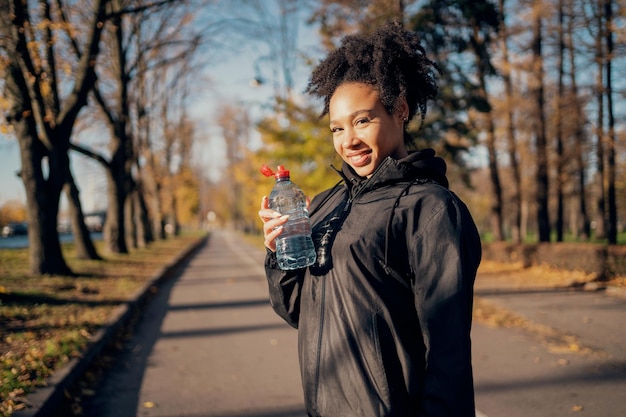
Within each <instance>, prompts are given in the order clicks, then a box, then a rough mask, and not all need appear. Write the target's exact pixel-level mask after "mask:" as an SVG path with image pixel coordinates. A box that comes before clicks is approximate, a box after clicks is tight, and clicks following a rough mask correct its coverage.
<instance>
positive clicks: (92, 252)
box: [64, 170, 102, 259]
mask: <svg viewBox="0 0 626 417" xmlns="http://www.w3.org/2000/svg"><path fill="white" fill-rule="evenodd" d="M64 190H65V196H66V197H67V201H68V207H69V214H70V222H71V225H72V234H73V235H74V244H75V247H76V257H77V258H78V259H102V258H101V257H100V255H98V252H97V251H96V247H95V246H94V244H93V241H92V240H91V234H90V233H89V229H87V225H85V216H84V214H83V208H82V206H81V203H80V198H79V194H80V192H79V191H78V187H76V183H75V182H74V177H73V176H72V173H71V172H69V170H68V173H67V180H66V182H65V186H64Z"/></svg>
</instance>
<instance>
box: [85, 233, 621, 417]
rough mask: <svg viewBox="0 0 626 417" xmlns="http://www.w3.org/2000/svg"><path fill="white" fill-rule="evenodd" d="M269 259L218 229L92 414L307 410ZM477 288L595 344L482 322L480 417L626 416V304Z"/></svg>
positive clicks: (149, 321)
mask: <svg viewBox="0 0 626 417" xmlns="http://www.w3.org/2000/svg"><path fill="white" fill-rule="evenodd" d="M263 257H264V252H263V251H262V250H259V249H258V248H256V247H252V246H251V245H249V244H247V243H245V242H243V241H242V240H241V239H239V238H238V237H237V235H235V234H231V233H229V232H216V233H214V234H213V235H212V237H211V238H210V239H209V241H208V244H207V245H206V246H205V247H203V248H202V249H201V250H200V251H199V252H198V253H197V255H196V256H194V257H193V259H191V261H189V263H188V265H186V267H185V269H184V271H183V273H182V275H181V276H180V277H179V278H178V279H173V280H171V281H169V282H166V283H165V285H164V287H163V288H162V289H161V290H160V291H159V293H158V295H157V297H156V298H155V299H154V300H153V301H152V302H151V303H150V305H149V306H148V307H147V309H146V310H145V312H144V313H143V317H142V320H141V322H140V325H139V326H138V327H137V332H136V334H135V336H134V337H133V338H132V339H131V340H129V341H128V342H127V343H126V346H125V349H124V351H123V353H122V355H120V357H119V358H118V359H117V361H116V364H115V366H114V367H113V369H112V370H111V371H110V372H109V373H108V374H107V376H106V378H105V380H104V381H103V384H102V386H101V387H99V388H98V389H97V390H96V391H97V394H96V395H95V396H94V397H92V398H90V399H89V400H88V401H86V402H85V404H84V415H85V416H90V417H113V416H115V417H133V416H150V417H152V416H159V417H174V416H187V417H234V416H241V417H271V416H273V417H304V416H306V413H305V412H304V407H303V405H302V404H303V398H302V391H301V385H300V377H299V373H298V364H297V352H296V349H297V348H296V337H297V335H296V331H295V330H294V329H292V328H290V327H289V326H287V325H286V324H284V322H283V321H282V320H281V319H280V318H278V316H276V315H275V314H274V313H273V311H272V310H271V308H270V306H269V303H268V299H267V285H266V282H265V277H264V271H263V267H262V265H263ZM477 294H478V296H480V297H485V298H487V299H489V300H490V301H492V302H494V303H498V304H499V305H501V306H503V307H506V308H509V309H511V310H513V311H515V312H516V313H519V314H524V315H525V316H527V317H528V318H529V319H531V320H535V321H536V322H537V323H541V324H543V325H546V326H553V327H555V328H560V329H563V330H564V331H566V332H567V333H568V334H569V333H571V334H574V335H577V336H579V339H578V340H579V341H580V343H581V345H584V346H589V347H592V348H593V349H594V350H593V353H591V354H580V353H575V352H572V351H570V350H568V349H565V350H563V349H562V346H558V345H550V343H549V341H546V340H542V339H541V338H538V337H537V335H536V334H533V333H532V332H531V333H529V332H525V331H523V330H521V329H519V328H502V327H495V328H492V327H489V326H485V325H483V324H480V323H476V324H475V326H474V331H473V340H474V367H475V382H476V401H477V407H478V408H479V409H480V412H479V414H478V415H479V416H480V417H517V416H520V417H522V416H523V417H528V416H532V417H551V416H555V417H556V416H568V415H580V416H581V417H582V416H584V417H590V416H591V417H624V416H626V412H625V411H624V410H626V400H625V398H626V396H624V395H623V393H624V392H626V372H625V369H626V357H625V356H624V352H626V341H625V340H624V338H623V336H624V335H626V332H623V331H622V329H621V327H623V324H624V323H626V322H625V321H624V320H623V319H624V318H625V313H626V300H621V299H616V298H611V297H607V296H606V295H603V294H600V293H580V292H573V293H555V292H552V291H542V292H526V293H524V292H519V291H516V292H506V291H504V290H503V289H502V288H499V289H498V291H491V290H490V289H489V287H488V285H487V286H485V285H477ZM620 335H621V336H620ZM559 349H560V350H559Z"/></svg>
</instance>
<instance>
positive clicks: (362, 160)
mask: <svg viewBox="0 0 626 417" xmlns="http://www.w3.org/2000/svg"><path fill="white" fill-rule="evenodd" d="M348 160H349V161H350V164H351V165H352V166H355V167H362V166H364V165H367V164H368V163H369V162H370V160H371V158H370V154H369V153H359V154H357V155H351V156H348Z"/></svg>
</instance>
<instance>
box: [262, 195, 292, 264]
mask: <svg viewBox="0 0 626 417" xmlns="http://www.w3.org/2000/svg"><path fill="white" fill-rule="evenodd" d="M259 217H260V218H261V221H262V222H263V237H264V238H265V241H264V242H263V244H264V245H265V247H266V248H268V249H269V250H271V251H272V252H276V238H277V237H278V235H280V234H281V233H282V231H283V228H282V226H283V225H284V224H285V223H287V219H288V218H289V216H287V215H285V216H283V215H281V214H280V213H279V212H277V211H275V210H272V209H270V203H269V199H268V198H267V196H263V199H262V200H261V210H259Z"/></svg>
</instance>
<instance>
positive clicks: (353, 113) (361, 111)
mask: <svg viewBox="0 0 626 417" xmlns="http://www.w3.org/2000/svg"><path fill="white" fill-rule="evenodd" d="M373 110H374V109H361V110H356V111H354V112H352V113H350V114H349V115H348V116H347V118H348V119H354V118H355V117H356V116H358V115H359V114H361V113H371V112H372V111H373ZM333 123H337V121H336V120H331V121H330V124H333Z"/></svg>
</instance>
